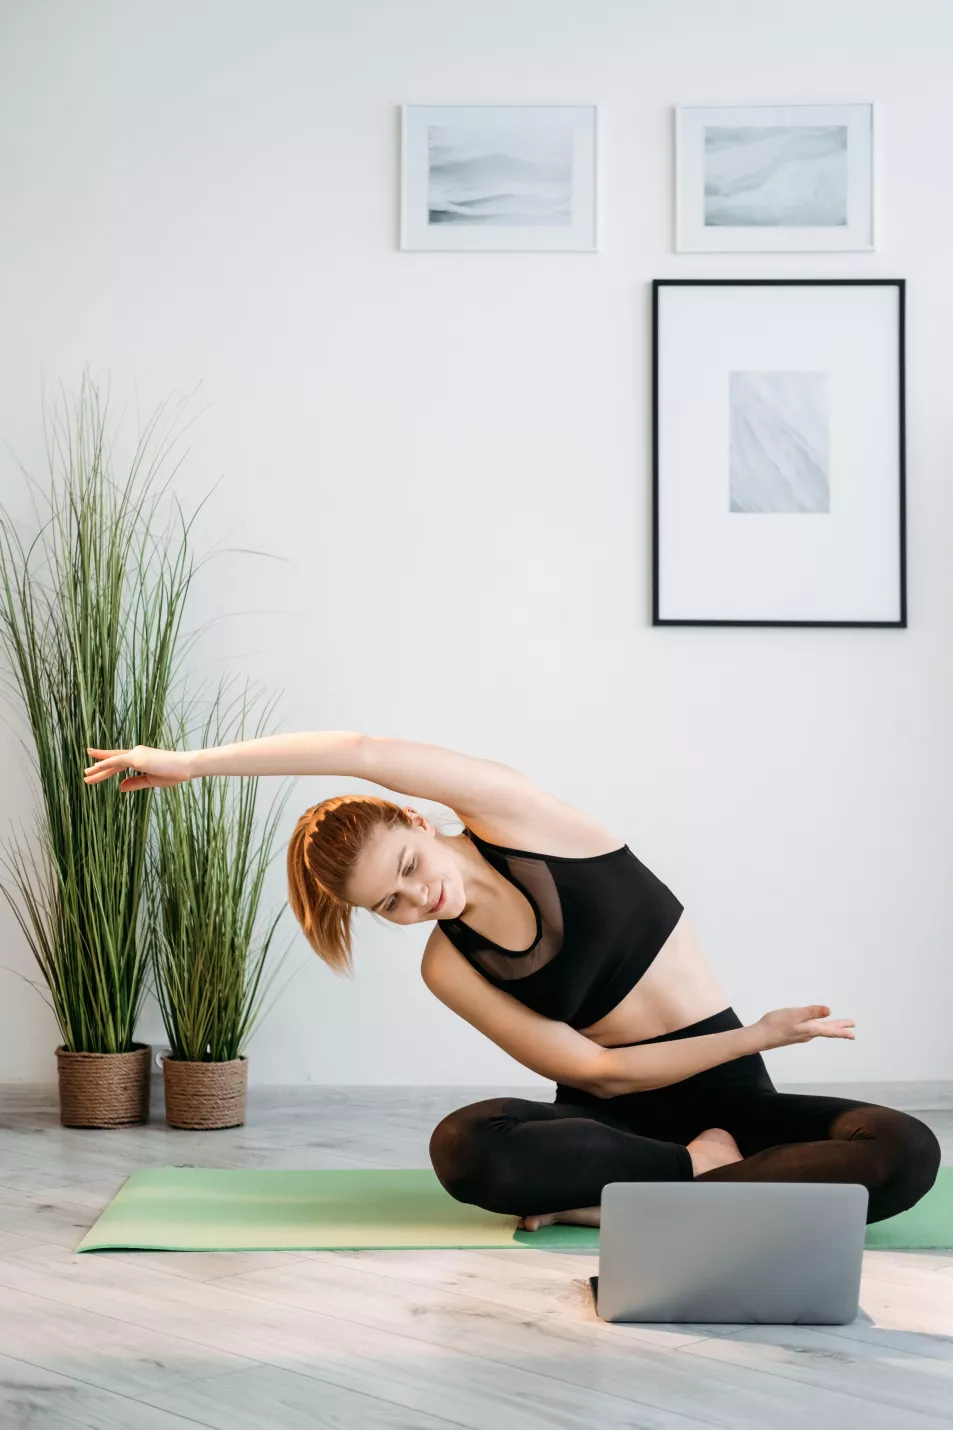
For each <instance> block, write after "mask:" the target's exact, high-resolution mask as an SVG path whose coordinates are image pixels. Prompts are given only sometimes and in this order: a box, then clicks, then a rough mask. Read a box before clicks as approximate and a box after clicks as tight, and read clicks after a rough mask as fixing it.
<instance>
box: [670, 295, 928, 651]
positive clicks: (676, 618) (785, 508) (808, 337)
mask: <svg viewBox="0 0 953 1430" xmlns="http://www.w3.org/2000/svg"><path fill="white" fill-rule="evenodd" d="M904 303H905V284H904V280H903V279H900V278H869V279H868V278H856V279H849V278H848V279H835V278H829V279H782V278H769V279H757V278H752V279H690V278H689V279H656V280H655V282H654V283H653V303H652V323H653V360H652V368H653V383H652V386H653V453H652V498H653V600H652V624H653V625H738V626H743V625H750V626H753V625H759V626H898V627H905V626H906V624H907V601H906V491H905V472H904V443H905V419H904V381H905V379H904Z"/></svg>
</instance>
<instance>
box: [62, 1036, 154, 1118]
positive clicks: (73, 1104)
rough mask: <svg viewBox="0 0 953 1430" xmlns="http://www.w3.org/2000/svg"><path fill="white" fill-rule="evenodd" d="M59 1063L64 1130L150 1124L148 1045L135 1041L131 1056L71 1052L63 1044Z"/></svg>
mask: <svg viewBox="0 0 953 1430" xmlns="http://www.w3.org/2000/svg"><path fill="white" fill-rule="evenodd" d="M56 1064H57V1079H58V1082H59V1092H60V1122H61V1123H62V1125H63V1126H64V1127H130V1126H132V1125H134V1124H136V1123H139V1122H148V1120H149V1073H150V1071H151V1068H152V1048H151V1046H150V1044H149V1043H136V1042H134V1043H133V1045H132V1048H131V1049H130V1051H129V1052H128V1053H71V1052H67V1050H66V1048H65V1047H63V1046H62V1045H61V1046H60V1047H58V1048H57V1049H56Z"/></svg>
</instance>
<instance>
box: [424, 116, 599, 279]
mask: <svg viewBox="0 0 953 1430" xmlns="http://www.w3.org/2000/svg"><path fill="white" fill-rule="evenodd" d="M599 128H600V115H599V107H598V106H597V105H592V104H560V105H542V104H516V105H502V104H443V105H425V104H405V105H402V106H401V183H400V246H401V248H402V249H443V250H448V249H450V250H469V251H477V250H492V249H528V250H532V251H534V252H540V251H544V250H549V251H565V252H576V253H594V252H596V251H597V250H598V248H599V245H600V242H601V235H600V228H601V223H600V212H599V210H600V198H599V188H600V185H599Z"/></svg>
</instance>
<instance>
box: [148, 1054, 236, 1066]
mask: <svg viewBox="0 0 953 1430" xmlns="http://www.w3.org/2000/svg"><path fill="white" fill-rule="evenodd" d="M159 1061H160V1062H161V1063H176V1064H177V1065H178V1066H179V1067H182V1068H229V1067H231V1066H232V1065H233V1064H234V1063H247V1061H248V1055H247V1053H239V1055H238V1057H237V1058H174V1057H173V1056H172V1054H171V1053H160V1054H159Z"/></svg>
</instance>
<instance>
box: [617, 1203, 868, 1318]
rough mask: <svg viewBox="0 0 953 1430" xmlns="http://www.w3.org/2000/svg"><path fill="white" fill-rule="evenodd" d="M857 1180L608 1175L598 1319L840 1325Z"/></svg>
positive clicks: (858, 1230)
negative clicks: (617, 1178)
mask: <svg viewBox="0 0 953 1430" xmlns="http://www.w3.org/2000/svg"><path fill="white" fill-rule="evenodd" d="M867 1201H868V1197H867V1188H866V1187H862V1186H860V1185H859V1184H857V1183H853V1182H704V1181H689V1182H609V1183H607V1185H606V1186H605V1187H603V1190H602V1214H601V1229H600V1233H599V1275H598V1276H590V1278H589V1282H590V1285H591V1286H592V1293H593V1297H594V1300H595V1306H596V1311H597V1313H598V1315H599V1316H601V1317H602V1319H603V1320H605V1321H694V1322H706V1321H707V1322H718V1321H724V1322H731V1323H733V1324H738V1325H749V1324H754V1323H759V1322H771V1323H774V1324H780V1325H801V1324H805V1325H814V1326H841V1325H847V1324H848V1323H849V1322H850V1321H853V1320H854V1319H855V1317H856V1315H857V1310H858V1304H859V1298H860V1272H861V1263H862V1260H863V1250H864V1236H865V1232H866V1223H867Z"/></svg>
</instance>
